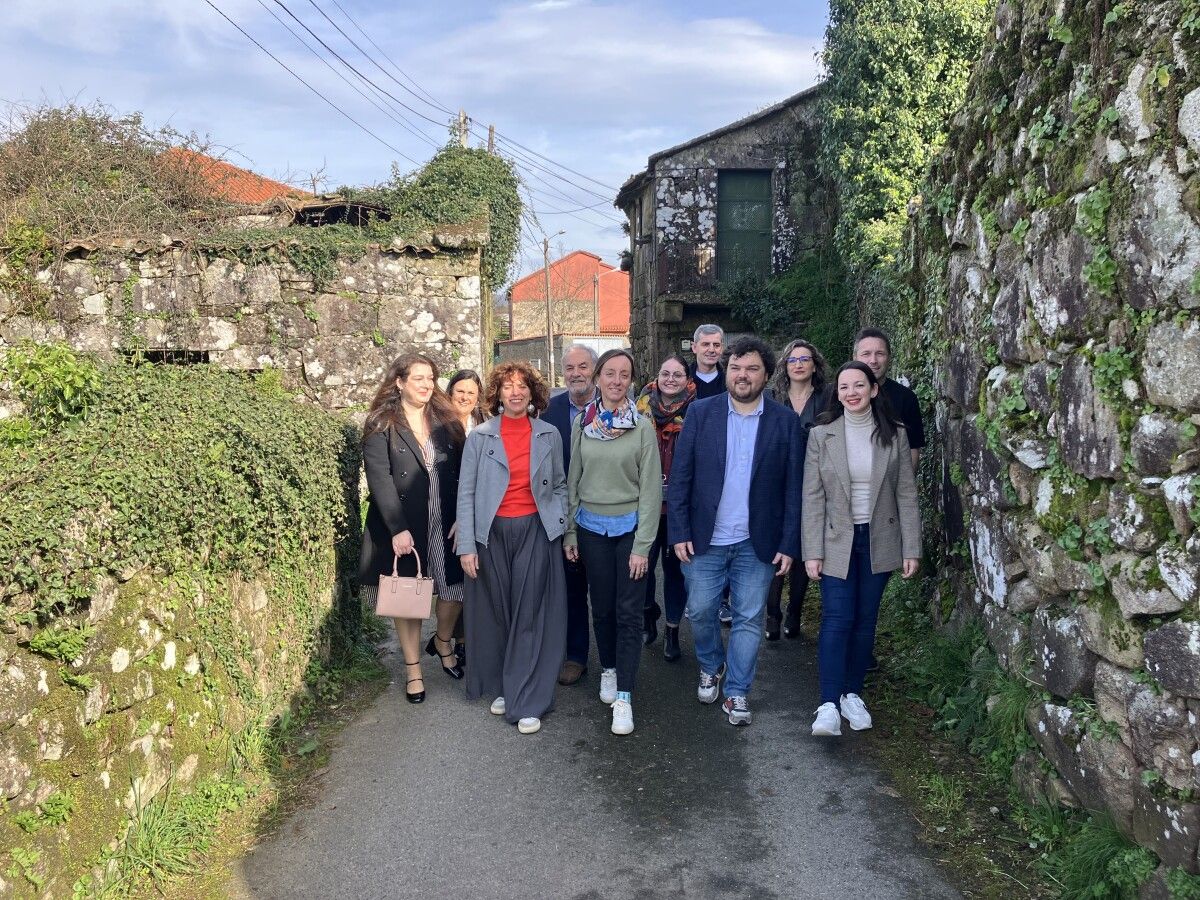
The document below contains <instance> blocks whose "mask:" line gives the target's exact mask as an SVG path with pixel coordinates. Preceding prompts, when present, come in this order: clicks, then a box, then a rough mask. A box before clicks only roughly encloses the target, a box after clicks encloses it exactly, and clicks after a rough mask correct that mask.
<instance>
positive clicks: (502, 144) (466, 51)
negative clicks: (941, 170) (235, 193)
mask: <svg viewBox="0 0 1200 900" xmlns="http://www.w3.org/2000/svg"><path fill="white" fill-rule="evenodd" d="M3 5H4V7H5V8H4V12H3V13H2V14H0V21H2V22H3V25H4V27H3V29H0V109H2V108H4V105H5V104H8V103H16V104H25V105H36V104H39V103H43V102H50V103H56V104H57V103H64V102H76V103H83V104H90V103H93V102H101V103H104V104H106V105H108V106H110V107H111V108H113V109H114V110H116V111H118V112H121V113H129V112H141V113H142V114H143V116H144V118H145V121H146V123H147V125H148V126H150V127H158V126H162V125H169V126H170V127H172V128H174V129H177V130H179V131H183V132H196V133H198V134H201V135H206V136H208V137H209V138H210V139H211V140H212V142H213V143H214V145H215V146H216V147H217V148H219V149H220V151H221V152H222V153H223V155H224V157H225V158H226V159H228V160H229V161H230V162H232V163H234V164H236V165H241V166H244V167H246V168H250V169H253V170H254V171H256V172H260V173H262V174H264V175H268V176H271V177H274V178H280V179H282V180H287V181H290V182H292V183H295V184H298V185H301V186H307V187H311V182H310V181H309V180H308V179H309V176H311V175H312V174H313V173H319V174H320V175H321V176H323V177H324V181H323V182H322V183H321V188H322V189H323V190H333V189H335V188H336V187H338V186H339V185H365V184H374V183H377V182H380V181H382V180H384V179H386V178H387V177H388V176H389V174H390V172H391V167H392V164H393V163H395V164H396V165H398V166H399V167H400V169H401V170H402V171H410V170H412V169H415V168H416V167H417V166H418V165H419V164H420V163H421V162H423V161H425V160H427V159H428V158H429V157H430V156H431V155H432V154H433V152H434V151H435V149H436V148H437V147H438V146H440V145H441V144H443V143H444V142H445V141H446V139H447V135H448V122H449V120H450V119H451V117H452V115H454V114H457V111H458V110H459V109H464V110H465V111H466V112H467V114H468V116H469V117H470V121H471V128H472V131H471V138H470V139H471V142H472V144H474V145H478V144H480V143H481V142H482V141H483V140H485V138H486V133H487V126H488V125H489V124H494V125H495V126H496V130H497V133H498V134H499V135H501V139H500V141H499V149H500V151H501V152H503V153H505V154H506V155H515V158H516V161H517V165H518V171H519V173H520V175H521V178H522V181H523V182H524V184H525V188H526V191H527V195H526V201H527V206H528V208H530V209H531V210H532V212H533V215H532V216H531V217H530V221H529V222H528V223H527V224H526V226H525V231H524V233H523V235H522V242H521V248H522V249H521V254H522V258H521V260H520V263H519V271H518V273H517V277H520V275H522V274H527V273H528V272H530V271H533V270H535V269H537V268H539V267H540V266H541V264H542V260H541V239H542V237H544V236H549V237H550V241H551V244H550V246H551V258H554V257H555V256H556V255H558V253H559V252H562V251H570V250H575V249H583V250H588V251H590V252H593V253H596V254H598V255H600V256H601V257H603V258H604V259H606V260H607V261H609V262H612V263H615V262H616V260H617V257H618V255H619V254H620V252H621V250H622V249H624V248H625V247H626V246H627V240H628V239H627V238H626V237H625V236H624V234H623V233H622V231H621V223H622V221H623V216H622V214H621V213H620V212H619V211H617V210H616V209H615V208H614V207H613V206H612V201H613V199H614V198H615V196H616V189H617V188H618V187H619V186H620V185H621V184H622V182H624V181H625V179H626V178H628V177H629V176H630V175H633V174H635V173H637V172H639V171H641V170H642V169H643V168H645V165H646V159H647V157H648V156H649V155H650V154H652V153H655V152H657V151H659V150H663V149H666V148H667V147H671V146H673V145H675V144H678V143H680V142H682V141H686V140H688V139H689V138H692V137H695V136H697V135H700V134H703V133H705V132H707V131H710V130H712V129H714V128H717V127H720V126H721V125H724V124H727V123H728V122H732V121H734V120H736V119H739V118H741V117H742V116H745V115H748V114H750V113H752V112H754V111H755V110H758V109H761V108H763V107H765V106H769V105H771V104H773V103H776V102H778V101H780V100H782V99H784V98H785V97H788V96H790V95H791V94H794V93H796V92H798V91H800V90H803V89H804V88H807V87H809V86H811V85H812V84H814V83H816V81H817V80H818V78H819V74H820V63H819V59H818V53H819V50H820V47H821V42H822V36H823V34H824V31H825V24H826V16H827V8H826V6H825V3H824V2H816V0H779V2H773V3H768V2H736V0H734V2H731V0H725V2H720V3H718V2H709V0H692V2H687V0H629V2H619V0H618V2H589V0H526V2H491V3H489V2H481V0H441V2H423V3H415V2H412V0H88V2H84V3H81V2H79V0H3ZM221 13H224V15H225V16H227V17H228V20H227V19H226V18H224V17H223V16H222V15H221ZM323 14H324V15H323ZM326 17H328V18H326ZM229 20H232V23H236V25H237V26H240V27H241V28H242V29H243V30H244V31H245V32H246V34H248V35H249V36H250V37H252V38H253V39H254V40H256V41H258V43H259V44H261V45H262V47H263V48H265V50H263V49H259V48H258V47H256V46H255V45H254V44H253V43H251V41H250V40H249V39H248V38H247V37H246V36H244V35H243V34H241V33H239V31H238V30H237V29H236V28H235V26H234V24H231V21H229ZM331 23H333V24H331ZM335 24H336V26H339V27H340V28H341V31H342V32H344V34H342V33H340V32H339V31H338V30H337V28H336V27H335ZM285 25H286V26H288V27H290V29H291V30H292V31H293V32H295V35H299V36H300V37H302V38H303V39H304V40H305V41H306V42H307V44H308V46H305V45H304V44H302V43H301V42H300V40H298V39H297V37H296V36H295V35H294V34H292V33H289V31H288V30H287V28H285ZM305 26H307V28H308V29H311V33H310V32H309V31H307V30H306V29H305ZM314 35H315V37H314ZM351 40H353V43H351ZM320 41H323V42H324V44H325V45H327V46H328V48H329V49H326V47H324V46H322V44H321V43H320ZM354 44H357V45H358V46H357V47H355V46H354ZM310 48H312V49H310ZM266 51H269V52H270V53H271V54H273V55H274V56H275V57H276V58H277V60H278V62H277V61H275V60H273V59H272V58H271V56H270V55H268V53H267V52H266ZM334 54H337V55H340V56H341V57H342V58H343V59H344V60H345V62H346V63H348V64H349V66H352V67H353V68H354V69H356V70H357V71H358V72H359V73H361V75H362V76H363V77H364V78H365V79H367V80H368V81H369V82H372V83H373V86H372V85H371V84H368V83H366V82H364V81H363V80H361V79H360V78H359V77H358V76H356V75H355V74H354V73H352V72H351V71H349V70H348V69H347V68H345V67H344V66H343V64H342V63H341V62H339V61H338V59H337V58H336V56H335V55H334ZM322 60H325V62H323V61H322ZM326 62H328V63H329V65H328V66H327V65H326ZM280 63H282V64H283V65H286V66H287V67H288V69H290V70H291V73H289V72H288V71H287V70H285V69H284V68H283V66H282V65H280ZM293 73H294V74H293ZM338 73H340V76H339V74H338ZM298 79H303V80H304V81H305V82H307V83H308V85H310V86H311V88H312V90H310V88H309V87H305V85H304V84H302V83H301V81H300V80H298ZM314 91H315V92H319V93H320V94H321V95H323V96H324V97H325V98H326V99H325V100H323V99H321V97H319V96H317V93H314ZM326 100H327V101H328V102H326ZM351 119H353V120H354V121H353V122H352V121H350V120H351ZM356 123H357V124H356ZM537 154H540V156H539V155H537ZM549 160H552V161H553V162H550V161H549ZM554 210H560V211H561V212H556V211H554ZM560 231H561V232H563V233H562V234H557V232H560Z"/></svg>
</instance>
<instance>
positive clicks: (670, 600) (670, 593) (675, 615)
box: [645, 516, 687, 625]
mask: <svg viewBox="0 0 1200 900" xmlns="http://www.w3.org/2000/svg"><path fill="white" fill-rule="evenodd" d="M659 556H661V557H662V567H663V604H664V605H665V606H666V607H667V624H668V625H678V624H679V622H680V620H681V619H683V608H684V607H685V606H686V605H687V589H686V588H685V587H684V583H683V571H682V570H681V569H680V568H679V557H677V556H676V555H675V550H674V549H673V548H672V547H671V545H670V544H668V543H667V517H666V516H662V517H661V518H660V519H659V520H658V537H656V538H655V539H654V544H653V546H651V547H650V565H649V566H648V567H647V568H646V606H645V610H646V621H647V622H657V621H658V616H659V613H660V612H661V610H660V609H659V608H658V601H657V599H656V598H655V596H654V595H655V589H656V586H657V582H656V580H655V578H654V567H655V566H656V565H657V564H658V558H659Z"/></svg>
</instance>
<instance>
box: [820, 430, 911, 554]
mask: <svg viewBox="0 0 1200 900" xmlns="http://www.w3.org/2000/svg"><path fill="white" fill-rule="evenodd" d="M873 449H874V453H872V457H871V463H872V464H871V501H870V502H871V523H870V525H871V571H872V572H874V573H880V572H891V571H894V570H896V569H899V568H900V567H901V566H902V565H903V563H904V560H905V559H920V558H921V514H920V510H919V509H918V507H917V482H916V478H915V477H914V476H913V470H912V457H911V454H910V453H909V448H908V435H907V433H906V432H905V430H904V427H903V426H901V425H897V426H896V439H895V440H894V441H892V446H890V447H880V446H879V444H877V443H876V444H875V445H874V448H873ZM853 542H854V520H853V518H852V516H851V514H850V466H849V463H848V462H847V461H846V425H845V417H844V416H843V417H839V418H838V419H837V420H836V421H834V422H832V423H830V424H829V425H816V426H814V427H813V429H812V430H811V431H810V432H809V433H808V454H807V456H806V457H805V460H804V505H803V507H802V514H801V532H800V546H801V554H800V555H801V559H803V560H810V559H820V560H823V565H822V571H823V572H824V573H825V574H827V575H832V576H833V577H835V578H845V577H846V574H847V572H848V571H849V569H850V549H851V546H852V545H853Z"/></svg>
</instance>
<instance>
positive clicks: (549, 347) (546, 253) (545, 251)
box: [542, 230, 566, 388]
mask: <svg viewBox="0 0 1200 900" xmlns="http://www.w3.org/2000/svg"><path fill="white" fill-rule="evenodd" d="M560 234H566V232H565V231H562V230H560V231H556V232H555V233H554V234H552V235H550V236H549V237H545V238H542V272H544V273H545V276H546V371H547V372H548V373H549V374H550V387H551V388H553V387H554V324H553V316H552V312H551V309H552V307H551V303H550V238H552V237H558V236H559V235H560Z"/></svg>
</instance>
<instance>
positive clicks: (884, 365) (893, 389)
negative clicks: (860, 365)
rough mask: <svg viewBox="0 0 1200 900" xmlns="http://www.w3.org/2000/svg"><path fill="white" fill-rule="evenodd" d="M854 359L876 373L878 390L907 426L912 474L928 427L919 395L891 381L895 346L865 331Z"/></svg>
mask: <svg viewBox="0 0 1200 900" xmlns="http://www.w3.org/2000/svg"><path fill="white" fill-rule="evenodd" d="M854 358H855V359H856V360H858V361H859V362H864V363H866V364H867V366H868V368H870V370H871V371H872V372H874V373H875V379H876V380H877V381H878V382H879V390H880V391H882V392H883V395H884V396H885V397H887V401H888V405H889V406H891V408H892V414H893V415H894V416H895V417H896V418H897V419H899V420H900V421H901V422H902V423H904V430H905V431H906V432H907V433H908V446H909V448H910V449H911V450H912V465H913V471H916V468H917V462H918V460H920V458H921V448H922V447H924V446H925V425H924V423H923V422H922V421H921V404H920V402H919V401H918V400H917V395H916V394H915V393H913V391H912V390H910V389H909V388H907V387H905V386H904V385H902V384H901V383H900V382H898V381H896V380H894V379H892V378H888V367H889V366H890V365H891V362H892V342H891V341H889V340H888V336H887V335H886V334H884V333H883V332H882V331H880V330H879V329H878V328H864V329H862V330H861V331H860V332H859V333H858V334H857V335H855V336H854Z"/></svg>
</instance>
